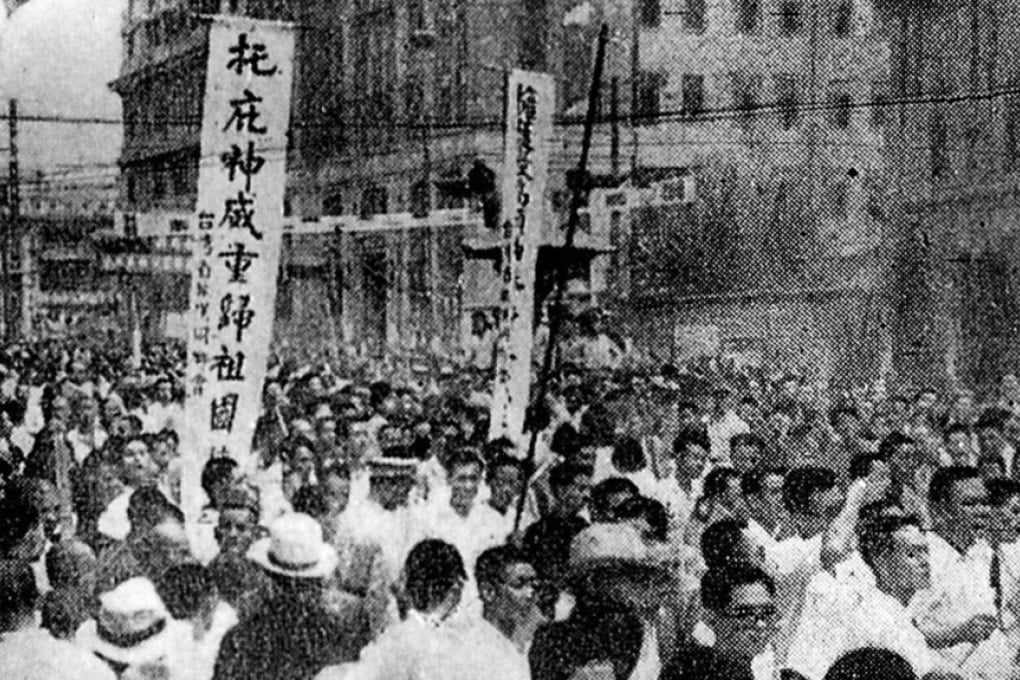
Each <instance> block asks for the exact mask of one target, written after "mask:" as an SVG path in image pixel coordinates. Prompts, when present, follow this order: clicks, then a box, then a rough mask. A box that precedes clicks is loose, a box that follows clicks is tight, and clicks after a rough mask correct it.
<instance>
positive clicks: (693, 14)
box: [684, 0, 705, 33]
mask: <svg viewBox="0 0 1020 680" xmlns="http://www.w3.org/2000/svg"><path fill="white" fill-rule="evenodd" d="M684 28H686V29H687V30H688V31H692V32H694V33H701V32H702V31H704V30H705V0H687V9H686V11H685V12H684Z"/></svg>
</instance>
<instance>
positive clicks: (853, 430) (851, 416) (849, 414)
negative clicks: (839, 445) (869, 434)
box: [829, 406, 861, 440]
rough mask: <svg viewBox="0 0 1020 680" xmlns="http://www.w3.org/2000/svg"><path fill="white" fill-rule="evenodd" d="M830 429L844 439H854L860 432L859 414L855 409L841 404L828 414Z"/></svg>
mask: <svg viewBox="0 0 1020 680" xmlns="http://www.w3.org/2000/svg"><path fill="white" fill-rule="evenodd" d="M829 423H830V424H831V425H832V429H834V430H835V431H836V433H837V434H839V436H840V437H843V439H845V440H852V439H856V438H857V437H859V436H860V434H861V416H860V414H859V413H858V412H857V410H856V409H853V408H850V407H848V406H841V407H838V408H835V409H833V410H832V412H831V413H830V414H829Z"/></svg>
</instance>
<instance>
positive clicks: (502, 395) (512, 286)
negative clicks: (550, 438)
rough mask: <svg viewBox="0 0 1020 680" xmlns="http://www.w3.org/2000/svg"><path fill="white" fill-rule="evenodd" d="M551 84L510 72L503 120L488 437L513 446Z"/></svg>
mask: <svg viewBox="0 0 1020 680" xmlns="http://www.w3.org/2000/svg"><path fill="white" fill-rule="evenodd" d="M554 105H555V85H554V80H553V78H552V76H551V75H549V74H546V73H533V72H530V71H520V70H515V71H512V72H511V73H510V75H509V80H508V83H507V97H506V112H505V118H504V125H505V130H504V147H503V148H504V157H503V175H502V176H503V184H502V199H503V213H502V222H501V223H502V230H503V233H502V243H501V256H500V276H501V286H502V287H501V290H500V307H499V319H498V321H499V324H498V335H497V338H496V375H495V387H494V391H493V399H492V411H491V420H490V425H489V437H490V439H495V438H498V437H502V436H506V437H509V438H511V439H513V440H515V441H516V440H518V439H519V438H520V436H521V433H522V432H523V430H524V414H525V411H526V408H527V405H528V394H529V390H530V387H531V347H532V343H533V340H534V338H533V325H532V319H533V316H534V306H535V305H534V302H535V263H536V261H537V259H538V247H539V244H540V243H541V236H542V220H543V219H544V217H545V215H544V212H545V189H546V184H547V182H548V175H549V155H550V151H551V148H552V143H553V139H552V134H553V108H554Z"/></svg>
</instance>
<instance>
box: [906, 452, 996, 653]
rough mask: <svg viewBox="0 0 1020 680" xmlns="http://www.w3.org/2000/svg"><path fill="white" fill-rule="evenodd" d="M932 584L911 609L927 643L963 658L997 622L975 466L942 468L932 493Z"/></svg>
mask: <svg viewBox="0 0 1020 680" xmlns="http://www.w3.org/2000/svg"><path fill="white" fill-rule="evenodd" d="M928 503H929V507H930V509H931V515H932V524H933V531H931V532H929V534H928V552H929V556H930V569H931V586H930V587H929V588H927V589H925V590H923V591H922V592H920V593H919V594H918V596H917V597H916V598H915V599H914V601H913V602H912V603H911V610H912V612H913V615H914V619H915V621H917V625H918V627H919V628H920V629H921V630H922V632H924V634H925V637H926V638H927V640H928V643H929V644H930V645H931V646H932V647H934V648H937V649H940V650H942V653H943V654H944V655H945V656H946V657H947V658H949V659H951V660H953V661H956V662H960V661H962V659H963V658H964V657H966V655H967V654H968V653H969V652H970V651H971V649H972V647H973V646H974V645H977V644H980V643H981V642H982V641H984V640H985V639H987V638H988V636H989V635H991V634H992V632H993V631H994V630H995V628H996V625H997V617H996V609H995V594H994V591H993V590H992V586H991V578H990V574H991V562H992V549H991V546H990V545H989V544H988V542H987V541H986V540H985V538H984V536H985V534H986V532H987V531H988V529H989V524H990V508H989V506H988V500H987V491H986V489H985V485H984V482H983V481H982V480H981V478H980V477H979V475H978V471H977V469H976V468H972V467H969V466H951V467H946V468H940V469H939V470H937V471H936V472H935V475H934V476H933V477H932V481H931V485H930V487H929V491H928Z"/></svg>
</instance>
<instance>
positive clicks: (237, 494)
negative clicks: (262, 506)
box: [209, 486, 272, 619]
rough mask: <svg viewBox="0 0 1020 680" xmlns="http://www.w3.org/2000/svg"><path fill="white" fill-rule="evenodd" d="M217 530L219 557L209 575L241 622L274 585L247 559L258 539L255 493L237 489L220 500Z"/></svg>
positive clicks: (210, 563)
mask: <svg viewBox="0 0 1020 680" xmlns="http://www.w3.org/2000/svg"><path fill="white" fill-rule="evenodd" d="M217 515H218V516H217V522H216V529H215V538H216V545H217V547H218V549H219V552H218V553H217V555H216V556H215V557H214V558H213V559H212V561H211V562H209V574H210V577H211V578H212V580H213V582H214V583H215V585H216V590H217V592H218V593H219V595H220V597H222V598H223V600H224V601H225V602H227V603H228V604H229V605H230V606H232V607H233V608H234V610H235V611H237V614H238V616H239V618H241V619H247V618H248V617H249V615H251V613H252V612H253V611H254V610H255V608H256V607H257V606H258V605H259V604H260V603H261V600H262V598H263V597H264V596H265V595H266V594H268V593H269V590H270V588H271V585H272V584H271V583H270V581H269V577H268V576H266V573H265V571H264V570H262V569H259V568H258V566H257V565H256V564H255V563H254V562H252V561H251V560H249V559H247V554H248V550H249V549H250V548H251V546H252V544H253V543H254V542H255V540H256V539H258V538H259V537H260V536H259V505H258V498H257V497H256V495H255V493H254V490H252V489H250V488H248V487H244V486H234V487H233V488H232V489H231V490H230V491H229V492H227V493H225V494H224V495H223V496H221V497H220V505H219V511H218V513H217Z"/></svg>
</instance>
